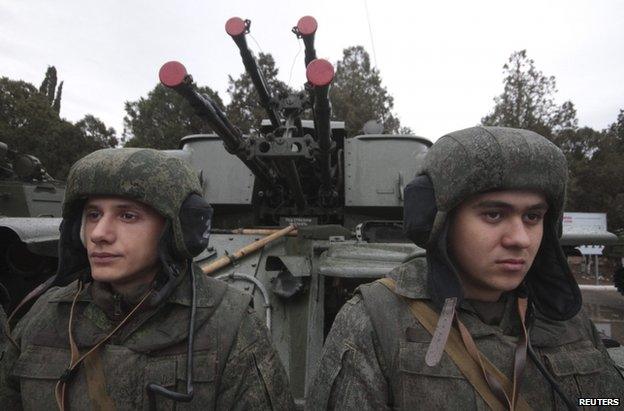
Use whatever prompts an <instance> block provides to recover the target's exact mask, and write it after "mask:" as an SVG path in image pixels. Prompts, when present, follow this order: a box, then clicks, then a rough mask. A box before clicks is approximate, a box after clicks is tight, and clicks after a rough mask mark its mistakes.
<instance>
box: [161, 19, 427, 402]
mask: <svg viewBox="0 0 624 411" xmlns="http://www.w3.org/2000/svg"><path fill="white" fill-rule="evenodd" d="M225 28H226V32H227V33H228V34H229V35H230V36H231V37H232V39H233V40H234V42H235V44H236V45H237V46H238V49H239V51H240V55H241V57H242V60H243V64H244V66H245V69H246V71H247V73H248V74H249V76H250V78H251V80H252V82H253V84H254V86H255V88H256V91H257V92H258V96H259V99H260V101H259V102H260V105H261V106H262V107H263V108H264V110H265V111H266V116H267V120H264V121H263V122H262V124H260V125H257V131H255V132H253V133H252V134H250V135H243V134H242V133H241V131H240V130H239V129H238V128H237V127H236V125H235V124H232V123H231V122H230V121H229V120H228V119H227V117H226V116H225V114H224V113H223V112H222V111H221V110H220V109H219V107H218V106H217V105H216V104H215V103H214V102H213V101H211V99H210V98H209V97H208V96H205V95H202V94H200V93H199V92H198V91H197V89H196V87H195V86H194V84H193V79H192V77H191V76H190V75H189V74H187V72H186V68H185V67H184V66H183V65H182V64H181V63H179V62H173V61H172V62H168V63H166V64H164V65H163V66H162V68H161V69H160V73H159V76H160V80H161V82H162V84H163V85H165V86H167V87H171V88H173V89H174V90H176V91H177V92H179V93H180V94H181V95H182V96H184V97H185V98H186V100H187V101H188V102H189V104H191V106H192V107H193V108H194V109H195V112H196V113H197V114H198V115H199V116H200V117H201V118H203V119H204V120H205V121H206V122H207V124H208V125H210V127H211V128H212V130H214V132H215V134H213V135H192V136H187V137H184V138H183V139H182V141H181V143H180V144H181V149H180V150H178V151H172V152H171V153H172V154H174V155H178V156H181V157H183V158H185V159H187V161H189V162H190V163H191V164H192V165H193V166H194V167H195V168H196V169H197V170H198V171H200V172H201V176H202V177H201V178H202V180H203V187H204V189H205V196H206V198H207V199H208V201H209V202H210V203H211V204H212V205H213V207H214V209H215V214H214V215H215V220H214V222H213V230H212V235H211V240H210V248H209V249H208V250H206V251H205V252H204V253H203V254H202V255H200V256H199V257H198V261H199V262H200V264H202V266H203V268H204V271H205V272H207V273H209V275H213V276H216V277H219V278H222V279H224V280H225V281H229V282H231V283H232V284H233V285H234V286H236V287H238V288H240V289H241V290H243V291H245V292H249V293H252V294H253V295H254V305H255V308H256V310H257V311H258V312H259V313H260V314H261V316H263V317H264V319H265V320H266V323H267V326H268V327H269V329H270V332H271V335H272V338H273V341H274V343H275V345H276V347H277V349H278V352H279V355H280V357H281V360H282V361H283V363H284V365H285V367H286V369H287V370H288V373H289V376H290V380H291V387H292V390H293V394H294V396H295V398H296V400H297V402H298V403H299V404H303V402H304V398H305V395H306V387H307V386H308V384H309V383H310V382H311V379H312V378H313V376H314V373H315V371H316V366H317V364H318V360H319V358H320V353H321V348H322V346H323V342H324V338H325V336H326V334H327V333H328V331H329V328H330V327H331V324H332V322H333V318H334V317H335V315H336V313H337V312H338V310H339V309H340V307H341V306H342V304H344V302H345V301H346V300H347V299H349V298H350V296H351V295H352V292H353V290H354V288H355V287H356V286H357V285H359V284H361V283H364V282H369V281H372V280H374V279H376V278H378V277H382V276H384V275H385V274H386V273H387V272H388V271H389V270H391V269H392V268H394V267H395V266H397V265H399V264H401V262H402V261H404V260H405V259H406V258H408V257H410V256H414V255H417V254H419V253H422V250H419V249H418V248H417V247H416V246H414V245H413V244H411V243H409V242H408V241H407V240H406V239H405V238H404V236H403V234H402V221H401V220H402V202H403V199H402V193H403V187H404V185H405V184H407V183H408V182H409V181H410V180H411V179H412V178H413V176H414V175H415V173H416V168H417V166H418V163H419V156H420V155H421V154H423V153H424V152H426V150H427V148H428V147H429V146H430V145H431V142H430V141H429V140H427V139H425V138H422V137H417V136H413V135H386V134H379V133H372V134H363V135H359V136H356V137H353V138H346V133H345V124H344V122H341V121H332V120H331V105H330V101H329V97H328V92H329V87H330V86H331V82H332V80H333V77H334V68H333V67H332V65H331V64H330V63H329V62H327V61H326V60H322V59H317V58H316V51H315V49H314V36H315V32H316V29H317V23H316V20H315V19H314V18H312V17H310V16H306V17H303V18H301V19H300V20H299V22H298V24H297V25H296V26H295V27H294V28H293V32H294V33H295V34H296V35H297V37H300V38H301V39H302V40H303V42H304V45H305V66H306V77H307V80H308V82H307V83H306V85H305V89H304V91H303V92H301V93H298V94H294V95H289V96H276V95H274V94H272V92H271V90H270V89H269V88H268V87H267V83H266V81H265V80H264V78H263V75H262V72H261V71H260V70H259V68H258V66H257V64H256V60H255V58H254V56H253V54H252V52H251V51H250V50H249V48H248V47H247V44H246V34H247V33H248V32H249V28H250V22H249V20H242V19H240V18H232V19H230V20H228V22H227V23H226V26H225ZM366 128H367V129H371V130H372V131H373V132H375V131H376V132H380V131H381V130H375V127H366ZM289 225H292V226H289ZM277 226H279V227H284V226H287V228H285V229H282V230H278V229H277V228H275V227H277ZM295 226H296V228H295ZM271 232H273V234H272V236H270V237H269V239H268V240H267V239H266V238H265V239H262V237H263V236H262V234H267V233H271ZM272 238H275V240H274V241H272V242H269V243H268V244H267V245H265V246H264V247H262V248H261V249H258V250H257V251H255V252H250V250H249V248H245V249H243V248H244V247H245V246H246V245H248V244H251V243H254V241H256V240H260V241H270V240H271V239H272ZM261 246H262V244H261ZM255 248H256V247H255V246H252V249H255ZM240 249H243V250H242V251H240ZM225 264H227V265H226V266H224V265H225Z"/></svg>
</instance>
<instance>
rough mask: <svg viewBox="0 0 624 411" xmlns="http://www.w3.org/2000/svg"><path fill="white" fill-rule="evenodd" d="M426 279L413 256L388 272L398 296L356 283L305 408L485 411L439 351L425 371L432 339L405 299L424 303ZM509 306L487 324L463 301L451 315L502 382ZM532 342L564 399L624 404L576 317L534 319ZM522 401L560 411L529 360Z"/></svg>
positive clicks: (514, 332)
mask: <svg viewBox="0 0 624 411" xmlns="http://www.w3.org/2000/svg"><path fill="white" fill-rule="evenodd" d="M426 273H427V269H426V262H425V260H424V259H423V258H418V259H415V260H413V261H411V262H409V263H406V264H404V265H402V266H400V267H398V268H397V269H395V270H394V271H393V272H392V273H391V274H390V275H389V277H391V278H392V279H394V280H395V281H396V283H397V293H398V294H400V296H398V295H396V294H394V293H392V292H390V291H389V290H388V289H387V288H386V287H385V286H383V285H382V284H379V283H372V284H368V285H364V286H361V287H360V288H359V289H358V292H357V293H356V295H355V297H354V298H352V299H351V300H350V301H349V302H347V303H346V304H345V305H344V306H343V308H342V310H341V311H340V313H339V314H338V316H337V317H336V320H335V322H334V324H333V326H332V329H331V331H330V333H329V335H328V337H327V340H326V343H325V347H324V349H323V354H322V359H321V364H320V368H319V370H318V373H317V375H316V379H315V381H314V382H313V384H312V385H311V392H310V394H309V396H308V398H307V401H306V408H307V409H309V410H326V409H330V410H390V409H393V410H415V409H424V410H428V409H447V410H456V409H461V410H483V409H487V408H488V407H487V405H486V404H485V403H484V401H483V400H482V398H481V397H480V396H479V394H478V393H477V392H476V391H475V390H474V389H473V387H472V385H471V384H470V383H469V382H468V381H467V380H466V378H465V377H464V376H463V375H462V374H461V372H460V371H459V369H458V368H457V367H456V366H455V364H454V363H453V361H452V360H451V359H450V357H449V356H448V355H447V354H446V353H445V354H444V355H443V357H442V360H441V361H440V363H439V364H438V365H436V366H434V367H429V366H427V365H426V364H425V360H424V358H425V353H426V351H427V348H428V346H429V342H430V340H431V335H430V334H429V333H428V332H427V331H426V330H425V329H424V327H422V326H421V325H420V323H419V322H418V321H417V320H416V319H415V318H414V317H413V315H412V314H411V312H410V311H409V308H408V306H407V304H406V302H405V301H404V300H403V298H404V297H405V298H413V299H423V300H428V295H427V287H426V282H427V279H426V276H427V274H426ZM510 297H513V296H510ZM514 300H515V299H514V298H507V300H506V303H504V304H503V309H502V315H501V317H502V318H500V321H499V322H498V323H495V324H492V323H486V322H485V321H484V319H483V318H482V315H481V312H480V311H477V310H476V309H475V308H474V307H473V306H472V305H471V304H470V302H469V301H467V300H466V301H463V302H462V303H461V305H460V307H459V310H458V315H459V318H460V319H461V321H462V322H463V323H464V325H466V327H467V328H468V330H469V331H470V334H471V335H472V336H473V338H474V340H475V342H476V344H477V346H478V347H479V350H480V351H481V352H482V354H484V355H485V356H486V357H487V358H488V359H489V360H490V361H492V363H494V365H496V367H497V368H499V369H500V370H501V371H502V372H503V373H505V375H507V377H508V378H509V379H510V380H511V379H512V375H511V374H512V372H513V361H512V359H513V353H514V347H515V342H516V341H517V337H518V335H519V332H520V329H519V327H520V322H519V319H518V316H517V311H516V309H515V305H514ZM482 304H484V303H481V305H482ZM380 307H383V309H379V308H380ZM530 338H531V342H532V344H533V347H534V349H535V351H536V352H537V354H538V356H539V358H540V359H541V361H542V363H543V364H545V366H546V368H547V369H548V370H549V371H550V373H551V374H552V375H553V377H554V378H555V379H556V380H557V382H558V383H559V385H560V386H561V388H562V389H563V390H564V392H565V393H566V394H567V396H568V397H569V398H570V399H571V400H572V401H576V400H577V398H618V399H619V401H620V405H622V404H624V378H623V377H622V375H621V374H620V373H619V372H618V370H617V369H616V366H615V364H614V363H613V361H612V360H611V359H610V357H609V356H608V354H607V352H606V350H605V348H604V346H603V345H602V342H601V340H600V338H599V336H598V333H597V331H596V329H595V327H594V326H593V324H592V323H591V321H590V320H589V319H588V318H587V316H586V315H585V313H584V312H582V311H581V312H580V313H579V314H578V315H576V316H575V317H574V318H572V319H570V320H568V321H561V322H559V321H552V320H549V319H547V318H545V317H543V316H542V315H540V313H536V316H535V320H534V323H533V326H532V327H531V329H530ZM521 395H522V396H523V397H524V398H525V400H526V401H527V402H528V404H529V405H530V406H531V407H532V408H533V409H535V410H538V409H554V410H565V409H567V408H566V407H565V404H564V403H563V402H562V401H561V400H560V398H559V397H558V395H557V394H556V393H555V392H554V390H553V389H552V387H551V386H550V384H549V383H548V382H547V381H546V379H545V378H544V377H543V376H542V374H541V373H540V372H539V371H538V370H537V368H536V366H535V364H534V363H533V362H532V361H531V360H527V363H526V369H525V375H524V378H523V380H522V386H521Z"/></svg>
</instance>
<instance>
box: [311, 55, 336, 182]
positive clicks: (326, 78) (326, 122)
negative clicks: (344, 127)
mask: <svg viewBox="0 0 624 411" xmlns="http://www.w3.org/2000/svg"><path fill="white" fill-rule="evenodd" d="M306 77H307V78H308V81H309V82H310V84H312V85H313V86H314V119H315V121H314V128H315V130H316V137H317V140H318V144H319V152H320V153H319V154H320V155H319V162H320V164H321V166H320V168H321V179H322V184H323V185H324V186H325V187H331V150H332V144H331V143H332V142H331V121H330V119H331V104H330V102H329V85H330V84H331V82H332V80H333V79H334V67H333V66H332V65H331V63H330V62H328V61H327V60H323V59H317V60H314V61H312V62H311V63H310V64H308V67H307V69H306Z"/></svg>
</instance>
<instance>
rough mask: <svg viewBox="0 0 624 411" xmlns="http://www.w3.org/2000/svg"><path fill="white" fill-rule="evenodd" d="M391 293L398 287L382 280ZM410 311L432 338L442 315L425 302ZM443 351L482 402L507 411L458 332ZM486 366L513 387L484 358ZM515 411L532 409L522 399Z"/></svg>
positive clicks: (413, 304) (414, 304) (413, 303)
mask: <svg viewBox="0 0 624 411" xmlns="http://www.w3.org/2000/svg"><path fill="white" fill-rule="evenodd" d="M377 281H378V282H380V283H381V284H383V285H384V286H386V287H388V289H389V290H391V291H394V287H395V283H394V281H393V280H392V279H390V278H382V279H380V280H377ZM409 308H410V311H411V312H412V315H414V317H415V318H416V319H417V320H418V321H419V322H420V323H421V324H422V325H423V327H425V329H426V330H427V331H428V332H429V333H430V334H432V335H433V333H434V331H435V328H436V325H437V323H438V317H439V315H438V314H437V313H436V312H435V311H434V310H433V309H432V308H431V307H429V306H428V305H427V304H426V303H425V302H424V301H422V300H409ZM444 351H445V352H446V353H447V354H448V356H449V357H450V358H451V360H453V362H454V363H455V365H456V366H457V368H459V370H460V371H461V373H462V374H464V376H465V377H466V379H467V380H468V382H470V384H472V386H473V388H474V389H475V391H477V392H478V393H479V395H480V396H481V398H483V400H484V401H485V402H486V403H487V404H488V406H489V407H490V408H492V409H493V410H505V409H506V407H505V406H504V405H503V404H502V403H501V402H500V401H499V400H498V399H497V398H496V396H495V395H494V393H492V391H491V390H490V388H489V386H488V383H487V381H486V380H485V378H484V376H483V373H482V371H481V368H480V366H479V365H478V364H477V363H476V362H475V361H474V360H473V358H472V357H471V355H470V354H469V353H468V351H467V350H466V348H465V347H464V344H463V343H462V338H461V336H460V334H459V332H458V331H457V330H456V329H455V328H452V329H451V331H450V333H449V337H448V340H447V343H446V345H445V347H444ZM482 358H483V360H484V363H485V364H484V365H485V367H486V368H487V369H488V371H490V372H492V373H493V374H495V375H496V376H497V377H498V379H499V381H501V382H503V384H504V385H505V386H511V382H510V381H509V379H508V378H507V377H506V376H505V374H503V373H502V372H501V371H500V370H499V369H498V368H496V366H495V365H494V364H492V363H491V362H490V361H489V360H488V359H487V358H486V357H485V356H482ZM516 405H517V406H516V409H518V410H530V409H531V407H530V406H529V405H528V404H527V402H526V401H525V400H524V398H522V397H521V396H518V399H517V404H516Z"/></svg>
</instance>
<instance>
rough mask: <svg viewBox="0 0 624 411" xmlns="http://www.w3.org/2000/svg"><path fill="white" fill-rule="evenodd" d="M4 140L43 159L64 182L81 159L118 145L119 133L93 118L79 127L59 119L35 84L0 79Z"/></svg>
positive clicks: (0, 125) (1, 138)
mask: <svg viewBox="0 0 624 411" xmlns="http://www.w3.org/2000/svg"><path fill="white" fill-rule="evenodd" d="M0 141H2V142H4V143H6V144H7V145H8V146H9V147H10V148H11V149H13V150H16V151H19V152H21V153H25V154H31V155H34V156H35V157H37V158H39V160H41V163H42V164H43V166H44V167H45V168H46V170H47V171H48V173H49V174H50V175H51V176H53V177H54V178H57V179H60V180H63V179H65V178H66V177H67V172H68V171H69V168H70V167H71V165H72V164H73V163H74V162H75V161H76V160H78V159H79V158H80V157H82V156H84V155H86V154H88V153H90V152H91V151H94V150H97V149H99V148H104V147H111V146H114V145H115V142H116V137H115V131H114V130H113V129H112V128H106V126H105V125H104V123H102V122H101V121H100V120H98V119H97V118H96V117H94V116H92V115H87V116H85V118H84V119H83V120H81V121H79V122H78V123H77V124H76V125H74V124H72V123H71V122H69V121H66V120H63V119H61V118H59V116H58V113H57V112H56V111H55V110H54V109H53V107H52V106H51V105H50V101H49V99H48V98H47V96H46V95H45V94H43V93H41V92H40V91H39V90H38V89H37V88H35V86H33V85H32V84H29V83H26V82H24V81H13V80H10V79H8V78H6V77H2V78H0Z"/></svg>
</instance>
